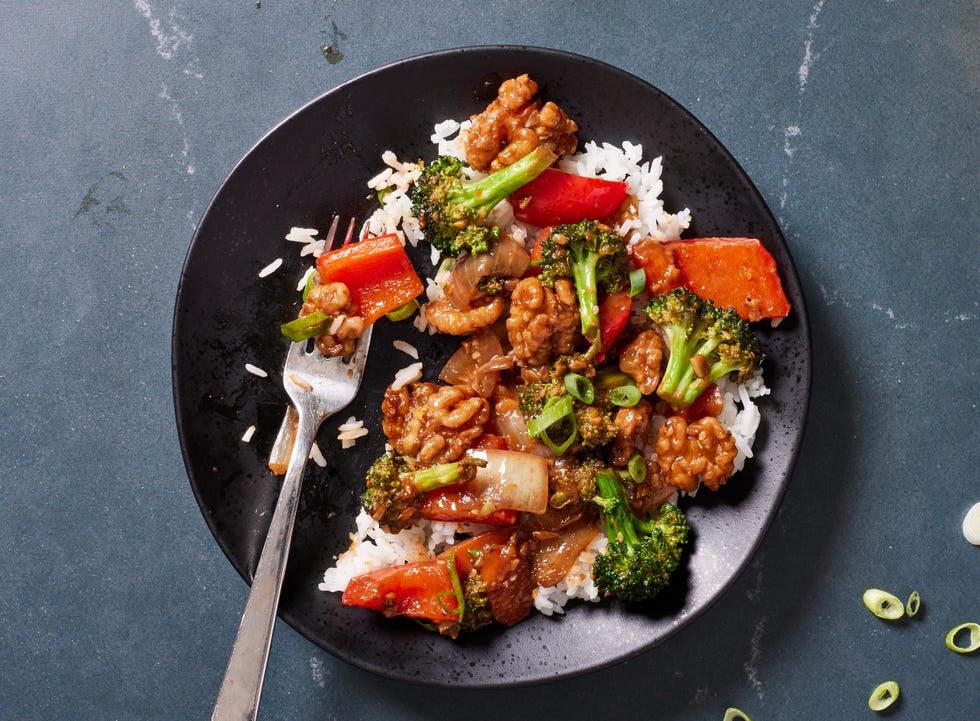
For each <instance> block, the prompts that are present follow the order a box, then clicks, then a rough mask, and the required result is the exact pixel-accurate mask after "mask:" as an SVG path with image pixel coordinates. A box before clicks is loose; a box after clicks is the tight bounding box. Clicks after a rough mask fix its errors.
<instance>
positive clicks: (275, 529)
mask: <svg viewBox="0 0 980 721" xmlns="http://www.w3.org/2000/svg"><path fill="white" fill-rule="evenodd" d="M322 420H323V418H322V417H315V416H311V414H309V413H303V412H302V411H301V412H300V413H299V420H298V422H297V425H296V438H295V440H294V442H293V450H292V453H291V454H290V456H289V466H288V467H287V469H286V476H285V478H284V479H283V482H282V490H280V491H279V499H278V500H277V501H276V507H275V511H274V512H273V514H272V522H271V524H270V525H269V533H268V535H267V536H266V538H265V544H264V545H263V546H262V555H261V556H260V557H259V563H258V566H257V567H256V569H255V577H254V578H253V579H252V590H251V591H249V594H248V601H246V603H245V611H244V612H243V613H242V620H241V623H240V624H239V626H238V635H237V636H236V637H235V643H234V645H233V646H232V649H231V657H230V658H229V659H228V667H227V669H226V670H225V677H224V681H222V683H221V690H220V691H219V692H218V699H217V702H216V703H215V706H214V713H213V714H212V715H211V721H244V720H246V719H247V720H249V721H251V720H253V719H255V717H256V715H257V714H258V710H259V698H260V697H261V695H262V681H263V678H264V677H265V667H266V663H267V662H268V660H269V646H270V645H271V643H272V632H273V630H274V629H275V625H276V610H277V608H278V606H279V594H280V592H281V591H282V580H283V576H285V573H286V559H287V558H288V556H289V546H290V543H291V542H292V536H293V525H294V523H295V521H296V508H297V506H298V505H299V496H300V490H301V488H302V483H303V471H304V470H305V468H306V461H307V458H308V457H309V454H310V448H311V447H312V446H313V438H314V437H315V436H316V432H317V429H318V428H319V427H320V423H321V422H322Z"/></svg>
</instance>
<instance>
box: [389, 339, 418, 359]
mask: <svg viewBox="0 0 980 721" xmlns="http://www.w3.org/2000/svg"><path fill="white" fill-rule="evenodd" d="M391 344H392V345H393V346H394V347H395V350H400V351H401V352H402V353H404V354H405V355H407V356H410V357H411V358H414V359H415V360H418V358H419V349H418V348H416V347H415V346H413V345H412V344H411V343H407V342H405V341H403V340H400V339H397V340H393V341H392V342H391Z"/></svg>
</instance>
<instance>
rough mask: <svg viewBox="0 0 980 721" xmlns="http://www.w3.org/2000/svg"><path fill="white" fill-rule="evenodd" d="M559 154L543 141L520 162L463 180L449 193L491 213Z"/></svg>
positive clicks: (484, 213)
mask: <svg viewBox="0 0 980 721" xmlns="http://www.w3.org/2000/svg"><path fill="white" fill-rule="evenodd" d="M557 159H558V156H557V155H555V154H554V153H553V152H551V151H550V150H549V149H548V148H546V147H544V146H543V145H539V146H538V147H536V148H535V149H534V150H532V151H531V152H530V153H528V154H527V155H525V156H524V157H523V158H521V159H520V160H518V161H517V162H516V163H512V164H511V165H508V166H506V167H504V168H501V169H500V170H497V171H495V172H493V173H491V174H490V175H488V176H487V177H485V178H483V179H482V180H478V181H476V182H470V183H460V184H459V185H458V186H457V187H456V188H455V189H454V190H452V191H450V193H449V198H448V200H449V202H450V203H454V204H456V205H461V206H463V207H465V208H468V209H470V210H475V211H477V212H478V214H479V216H480V217H481V218H484V217H486V216H487V214H489V213H490V211H491V210H493V208H494V207H495V206H496V205H497V203H499V202H500V201H501V200H503V199H504V198H506V197H507V196H508V195H510V194H511V193H513V192H515V191H516V190H519V189H520V188H521V187H522V186H524V185H527V184H528V183H529V182H531V181H532V180H533V179H534V178H536V177H538V176H539V175H540V174H541V173H543V172H544V171H545V170H546V169H547V168H548V167H550V166H551V164H552V163H554V162H555V160H557Z"/></svg>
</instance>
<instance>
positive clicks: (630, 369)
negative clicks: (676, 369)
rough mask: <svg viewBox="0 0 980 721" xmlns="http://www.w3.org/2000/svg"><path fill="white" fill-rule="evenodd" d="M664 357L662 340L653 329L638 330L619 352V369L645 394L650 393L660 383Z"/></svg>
mask: <svg viewBox="0 0 980 721" xmlns="http://www.w3.org/2000/svg"><path fill="white" fill-rule="evenodd" d="M663 359H664V342H663V339H662V338H661V337H660V334H659V333H657V331H655V330H645V331H642V332H640V334H639V335H637V336H636V338H634V339H633V340H632V341H630V343H629V344H628V345H627V346H626V347H624V348H623V350H622V351H620V353H619V370H621V371H623V373H625V374H627V375H628V376H630V377H631V378H632V379H633V380H635V381H636V387H637V388H639V389H640V393H642V394H643V395H645V396H648V395H651V394H652V393H654V392H655V391H656V390H657V386H659V385H660V378H661V369H662V366H663Z"/></svg>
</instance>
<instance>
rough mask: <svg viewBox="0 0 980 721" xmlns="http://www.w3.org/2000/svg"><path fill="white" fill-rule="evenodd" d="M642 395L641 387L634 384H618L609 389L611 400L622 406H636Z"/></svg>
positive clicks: (614, 403)
mask: <svg viewBox="0 0 980 721" xmlns="http://www.w3.org/2000/svg"><path fill="white" fill-rule="evenodd" d="M642 397H643V394H642V393H640V389H639V388H637V387H636V386H634V385H623V386H617V387H616V388H613V389H612V390H611V391H609V402H610V403H612V404H613V405H614V406H620V407H622V408H629V407H630V406H635V405H636V404H637V403H639V402H640V399H641V398H642Z"/></svg>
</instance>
